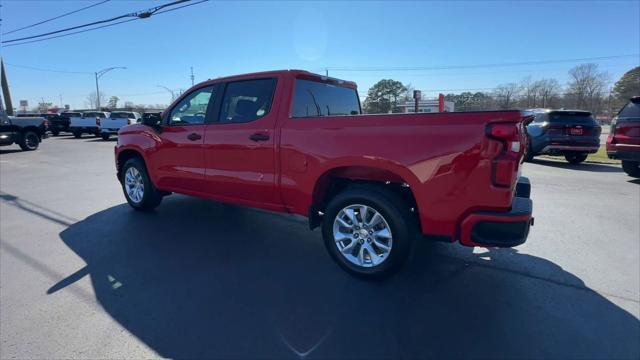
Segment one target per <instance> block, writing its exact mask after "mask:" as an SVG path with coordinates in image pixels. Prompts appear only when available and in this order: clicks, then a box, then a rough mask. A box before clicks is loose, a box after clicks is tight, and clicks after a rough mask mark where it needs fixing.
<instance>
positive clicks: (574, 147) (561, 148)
mask: <svg viewBox="0 0 640 360" xmlns="http://www.w3.org/2000/svg"><path fill="white" fill-rule="evenodd" d="M531 141H532V142H531V148H532V149H533V152H534V153H535V154H540V155H542V154H547V155H562V154H564V153H565V152H584V153H595V152H597V151H598V149H599V148H600V137H599V136H598V137H596V136H588V135H585V136H570V135H566V136H549V135H545V136H541V137H538V138H531Z"/></svg>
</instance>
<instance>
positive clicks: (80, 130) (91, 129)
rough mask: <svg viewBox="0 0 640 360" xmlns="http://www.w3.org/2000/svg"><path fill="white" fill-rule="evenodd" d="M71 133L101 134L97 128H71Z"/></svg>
mask: <svg viewBox="0 0 640 360" xmlns="http://www.w3.org/2000/svg"><path fill="white" fill-rule="evenodd" d="M69 131H70V132H76V131H77V132H83V133H90V134H97V133H100V128H99V127H97V126H70V127H69Z"/></svg>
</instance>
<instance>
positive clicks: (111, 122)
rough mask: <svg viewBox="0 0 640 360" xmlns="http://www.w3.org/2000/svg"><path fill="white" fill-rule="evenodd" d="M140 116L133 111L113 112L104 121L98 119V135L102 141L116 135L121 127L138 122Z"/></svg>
mask: <svg viewBox="0 0 640 360" xmlns="http://www.w3.org/2000/svg"><path fill="white" fill-rule="evenodd" d="M140 118H141V116H140V114H139V113H137V112H133V111H113V112H111V114H110V115H109V117H108V118H106V119H100V135H101V136H102V139H103V140H109V136H111V135H115V134H117V133H118V130H120V128H121V127H123V126H126V125H131V124H135V123H137V122H139V121H140Z"/></svg>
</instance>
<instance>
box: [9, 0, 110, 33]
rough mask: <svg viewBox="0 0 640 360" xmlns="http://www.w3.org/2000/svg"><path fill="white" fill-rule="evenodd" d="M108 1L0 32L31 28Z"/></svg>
mask: <svg viewBox="0 0 640 360" xmlns="http://www.w3.org/2000/svg"><path fill="white" fill-rule="evenodd" d="M109 1H110V0H104V1H101V2H99V3H96V4H92V5H89V6H85V7H83V8H80V9H78V10H74V11H71V12H68V13H64V14H62V15H58V16H56V17H52V18H50V19H46V20H43V21H40V22H37V23H35V24H31V25H27V26H25V27H21V28H19V29H15V30H11V31H7V32H4V33H2V35H7V34H12V33H14V32H17V31H20V30H24V29H29V28H32V27H35V26H38V25H41V24H44V23H47V22H49V21H53V20H56V19H60V18H63V17H65V16H68V15H71V14H75V13H77V12H80V11H82V10H86V9H89V8H92V7H94V6H98V5H102V4H104V3H106V2H109Z"/></svg>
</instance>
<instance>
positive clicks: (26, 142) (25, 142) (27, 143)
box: [18, 131, 40, 151]
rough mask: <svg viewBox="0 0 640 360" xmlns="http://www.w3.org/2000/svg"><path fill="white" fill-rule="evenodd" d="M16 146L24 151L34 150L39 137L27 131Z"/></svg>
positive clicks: (38, 142) (38, 143)
mask: <svg viewBox="0 0 640 360" xmlns="http://www.w3.org/2000/svg"><path fill="white" fill-rule="evenodd" d="M18 145H20V148H21V149H22V150H24V151H32V150H35V149H37V148H38V145H40V137H39V136H38V134H36V133H35V132H33V131H27V132H25V133H24V134H22V139H20V142H19V143H18Z"/></svg>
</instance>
